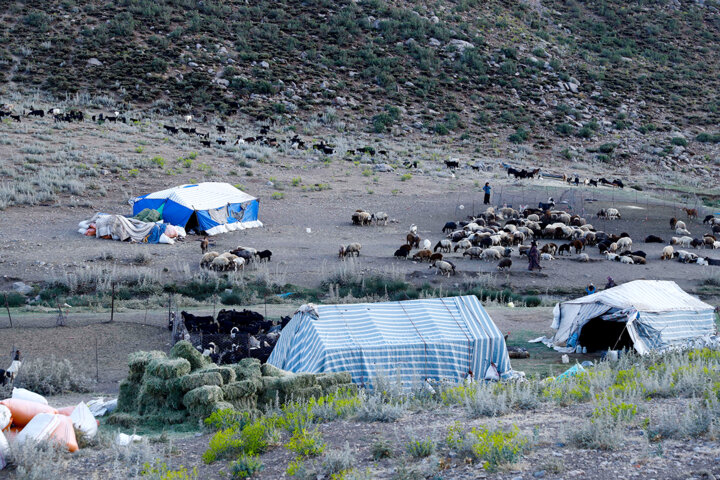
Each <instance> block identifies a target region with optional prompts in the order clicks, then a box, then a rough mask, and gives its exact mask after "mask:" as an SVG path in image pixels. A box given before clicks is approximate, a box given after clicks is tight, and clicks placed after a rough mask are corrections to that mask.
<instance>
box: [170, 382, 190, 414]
mask: <svg viewBox="0 0 720 480" xmlns="http://www.w3.org/2000/svg"><path fill="white" fill-rule="evenodd" d="M183 378H184V377H180V378H174V379H172V380H168V382H167V386H168V396H167V406H168V408H171V409H173V410H184V409H185V405H184V404H183V397H184V396H185V394H186V393H187V392H188V390H185V389H184V388H183V386H182V383H183Z"/></svg>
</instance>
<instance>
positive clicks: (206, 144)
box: [200, 140, 210, 147]
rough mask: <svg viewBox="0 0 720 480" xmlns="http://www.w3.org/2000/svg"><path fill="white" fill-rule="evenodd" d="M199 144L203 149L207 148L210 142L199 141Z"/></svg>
mask: <svg viewBox="0 0 720 480" xmlns="http://www.w3.org/2000/svg"><path fill="white" fill-rule="evenodd" d="M200 144H201V145H202V146H203V147H209V146H210V140H200Z"/></svg>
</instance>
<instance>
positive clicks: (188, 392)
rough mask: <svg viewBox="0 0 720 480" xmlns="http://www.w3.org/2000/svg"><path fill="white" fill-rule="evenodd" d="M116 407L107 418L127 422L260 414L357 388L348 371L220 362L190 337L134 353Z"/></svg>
mask: <svg viewBox="0 0 720 480" xmlns="http://www.w3.org/2000/svg"><path fill="white" fill-rule="evenodd" d="M129 369H130V373H129V374H128V377H127V378H126V379H125V380H123V381H122V382H121V383H120V394H119V397H118V404H117V410H116V411H115V412H114V413H113V414H112V415H111V416H110V417H109V418H108V423H112V424H118V425H122V426H126V427H131V426H134V425H138V424H140V423H142V424H144V425H151V424H153V423H154V424H158V425H167V424H180V423H184V422H188V421H189V422H193V423H195V422H197V421H198V420H199V419H203V418H206V417H207V416H209V415H210V414H211V413H212V412H214V411H216V410H222V409H230V408H231V409H235V410H238V411H246V412H249V413H258V411H259V410H261V409H262V408H264V407H266V406H269V405H273V404H275V403H276V402H279V403H281V404H282V403H284V402H286V401H288V400H291V399H293V400H305V399H308V398H310V397H319V396H322V395H326V394H329V393H334V392H335V391H337V390H338V389H340V388H352V387H353V384H352V383H351V377H350V374H349V373H344V372H342V373H323V374H309V373H302V374H293V373H289V372H285V371H283V370H280V369H278V368H276V367H273V366H272V365H268V364H264V365H263V364H261V363H260V361H259V360H257V359H255V358H245V359H243V360H241V361H240V362H238V363H236V364H230V365H223V366H218V365H215V364H214V363H212V362H211V361H210V359H209V358H207V357H205V356H203V355H202V354H200V353H199V352H198V351H197V350H196V349H195V348H194V347H193V346H192V345H191V344H190V343H189V342H187V341H181V342H178V343H176V344H175V346H174V347H173V348H172V349H171V350H170V354H169V355H165V353H163V352H158V351H153V352H136V353H132V354H130V359H129Z"/></svg>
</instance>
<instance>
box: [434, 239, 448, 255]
mask: <svg viewBox="0 0 720 480" xmlns="http://www.w3.org/2000/svg"><path fill="white" fill-rule="evenodd" d="M438 249H439V250H440V251H441V252H445V253H450V250H452V242H451V241H450V240H447V239H442V240H440V241H439V242H438V243H437V244H436V245H435V248H433V252H437V251H438Z"/></svg>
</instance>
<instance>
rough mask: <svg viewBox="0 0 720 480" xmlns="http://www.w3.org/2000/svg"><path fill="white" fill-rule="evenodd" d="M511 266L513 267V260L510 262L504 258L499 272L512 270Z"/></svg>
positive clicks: (498, 267)
mask: <svg viewBox="0 0 720 480" xmlns="http://www.w3.org/2000/svg"><path fill="white" fill-rule="evenodd" d="M511 266H512V260H510V259H509V258H503V259H502V260H500V262H499V263H498V265H497V269H498V270H510V267H511Z"/></svg>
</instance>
